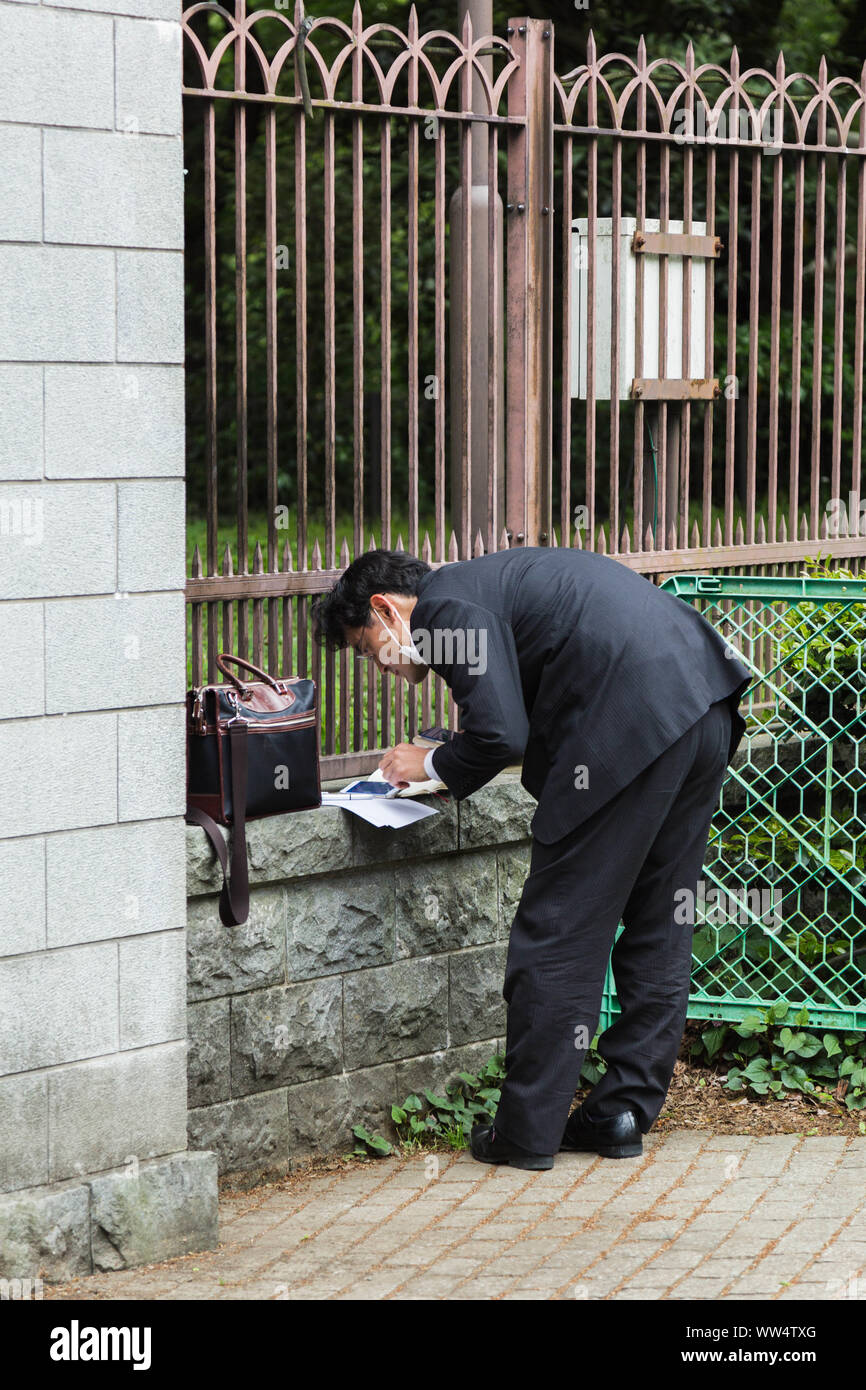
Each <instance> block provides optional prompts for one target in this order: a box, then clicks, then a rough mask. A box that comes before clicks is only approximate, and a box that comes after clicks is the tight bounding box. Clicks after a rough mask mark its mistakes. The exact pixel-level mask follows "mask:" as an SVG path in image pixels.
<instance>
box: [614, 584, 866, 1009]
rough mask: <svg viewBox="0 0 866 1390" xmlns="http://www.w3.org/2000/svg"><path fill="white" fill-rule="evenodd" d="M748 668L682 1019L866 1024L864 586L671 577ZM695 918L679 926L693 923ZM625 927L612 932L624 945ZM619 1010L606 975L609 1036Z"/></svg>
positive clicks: (672, 588)
mask: <svg viewBox="0 0 866 1390" xmlns="http://www.w3.org/2000/svg"><path fill="white" fill-rule="evenodd" d="M662 587H663V588H664V589H666V590H668V591H669V592H673V593H675V594H678V595H679V596H680V597H681V598H682V599H683V600H684V601H686V602H694V603H695V606H696V607H697V608H698V609H699V611H700V612H701V613H702V614H703V616H704V617H705V618H706V619H707V621H708V622H710V623H712V625H713V626H714V627H715V628H716V629H717V631H719V632H720V633H721V634H722V636H723V637H725V638H726V639H727V641H728V642H729V643H730V645H731V646H732V647H733V648H734V649H735V650H736V654H737V657H738V659H740V660H742V661H743V662H744V664H745V665H746V666H747V667H748V668H749V669H750V670H751V671H753V672H754V676H755V683H754V684H753V685H752V687H751V688H750V690H749V691H748V692H747V693H746V695H745V696H744V697H743V701H742V703H741V705H740V712H741V714H742V715H743V717H744V718H745V719H746V732H745V733H744V735H743V740H742V742H741V744H740V747H739V749H738V752H737V754H736V757H735V759H734V764H733V765H732V766H731V767H729V768H728V772H727V775H726V778H725V781H724V783H723V785H722V788H721V792H720V796H719V806H718V810H717V812H716V814H715V816H714V818H713V823H712V827H711V830H710V838H709V843H708V846H707V853H706V857H705V861H704V869H703V874H702V880H701V883H700V884H699V885H698V893H697V895H696V899H695V902H694V914H695V915H694V919H693V920H694V922H695V927H694V945H693V968H692V988H691V995H690V1000H689V1009H688V1017H689V1018H701V1019H704V1018H719V1019H730V1020H739V1019H742V1018H744V1017H745V1016H746V1015H747V1014H749V1013H753V1012H754V1011H755V1010H756V1009H759V1008H768V1007H770V1005H771V1004H774V1003H776V1001H778V1000H779V999H785V1000H787V1001H788V1003H789V1006H790V1008H789V1013H788V1015H787V1016H786V1021H791V1020H792V1019H793V1017H794V1016H795V1015H796V1014H797V1013H798V1012H799V1010H800V1009H801V1008H802V1007H803V1006H804V1005H805V1007H806V1008H807V1010H808V1016H809V1026H810V1027H813V1026H818V1027H821V1026H826V1027H831V1028H840V1027H841V1028H848V1029H854V1030H857V1031H863V1030H866V989H864V985H866V928H864V920H866V919H864V907H866V840H864V831H866V777H864V770H863V761H864V752H863V748H864V745H863V735H864V732H866V673H864V656H866V582H864V581H861V580H859V579H857V578H855V577H853V576H848V575H847V574H846V572H844V571H840V572H838V573H837V574H836V575H834V577H826V578H811V577H804V578H777V577H766V578H764V577H760V576H751V575H748V576H739V575H735V576H716V575H712V576H707V575H677V576H675V577H673V578H670V579H668V580H666V581H665V583H664V584H663V585H662ZM684 920H686V919H684ZM622 930H623V928H622V925H621V924H620V927H619V928H618V931H617V935H619V933H620V932H621V931H622ZM618 1012H619V1008H618V1005H617V1001H616V993H615V981H614V978H613V973H612V970H611V968H610V967H609V968H608V975H607V981H606V986H605V994H604V1000H603V1005H602V1015H601V1018H600V1020H599V1028H598V1031H599V1032H602V1031H603V1030H604V1029H605V1028H606V1027H607V1026H608V1024H609V1023H610V1021H611V1020H612V1018H613V1017H614V1016H615V1015H616V1014H617V1013H618Z"/></svg>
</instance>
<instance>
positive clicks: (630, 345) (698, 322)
mask: <svg viewBox="0 0 866 1390" xmlns="http://www.w3.org/2000/svg"><path fill="white" fill-rule="evenodd" d="M588 226H589V221H588V219H587V218H586V217H576V218H575V219H574V221H573V222H572V224H571V258H572V259H571V344H570V346H571V353H570V357H571V364H570V367H571V394H572V396H576V397H577V398H578V399H580V400H586V388H587V380H586V377H587V360H586V359H587V352H586V344H587V322H588V306H589V271H590V267H589V254H588V250H589V237H588ZM637 227H638V223H637V219H636V218H634V217H621V218H620V220H619V326H618V327H619V331H618V340H619V362H618V368H619V371H618V375H619V384H618V386H619V389H618V397H617V398H618V399H619V400H630V399H631V387H632V382H633V381H634V379H635V377H636V376H638V375H640V377H641V378H644V379H646V378H657V377H676V378H706V376H707V375H708V373H707V361H706V351H705V347H706V345H705V342H704V332H705V323H706V319H705V308H706V275H707V263H706V259H704V258H703V257H701V256H692V257H689V259H690V261H691V285H690V290H689V335H690V340H689V360H688V362H687V363H685V364H684V363H683V260H684V257H683V256H673V255H668V256H666V258H665V259H666V260H667V265H668V275H667V324H666V344H667V352H666V353H665V354H664V358H665V361H664V365H663V370H661V371H660V370H659V266H660V262H661V256H659V255H651V254H646V253H641V254H643V260H644V270H643V305H642V307H641V306H638V303H637V274H636V270H637V256H638V254H639V253H637V252H635V251H634V250H633V248H632V238H633V237H634V234H635V232H636V231H637ZM660 230H661V227H660V223H659V220H658V218H653V217H647V218H645V219H644V221H643V222H642V223H641V231H644V232H658V231H660ZM682 230H683V224H682V222H675V221H672V220H671V219H668V224H667V231H668V232H671V233H681V232H682ZM705 233H706V223H704V222H693V223H692V225H691V234H692V235H693V236H702V235H704V234H705ZM612 285H613V223H612V219H611V218H609V217H597V218H596V219H595V304H594V310H595V315H594V319H595V354H594V355H595V389H594V396H595V399H596V400H603V401H606V400H610V398H611V391H610V387H611V380H610V376H611V330H612V316H611V304H612V298H611V296H612ZM638 312H642V315H643V362H642V364H641V371H640V373H638V372H636V370H635V332H636V328H637V315H638Z"/></svg>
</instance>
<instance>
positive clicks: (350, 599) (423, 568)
mask: <svg viewBox="0 0 866 1390" xmlns="http://www.w3.org/2000/svg"><path fill="white" fill-rule="evenodd" d="M431 568H432V566H430V565H428V564H426V563H425V562H424V561H423V560H419V559H417V557H416V556H414V555H407V554H406V553H405V551H403V550H368V551H367V552H366V553H365V554H364V555H359V556H358V559H357V560H353V561H352V563H351V565H349V566H348V568H347V569H345V570H344V571H343V573H342V574H341V575H340V578H339V579H338V580H337V582H336V584H335V585H334V587H333V589H331V591H330V593H327V594H324V595H323V596H322V597H321V598H319V599H317V600H316V602H315V603H314V605H313V612H312V619H313V636H314V638H315V640H316V641H317V642H318V644H319V646H320V647H327V648H329V649H330V650H331V651H339V650H340V649H341V648H342V647H347V646H348V645H349V642H348V638H347V637H346V628H356V627H367V626H369V624H370V621H371V613H370V597H371V595H372V594H417V592H418V585H419V584H420V582H421V580H422V578H423V577H424V575H425V574H429V573H430V571H431Z"/></svg>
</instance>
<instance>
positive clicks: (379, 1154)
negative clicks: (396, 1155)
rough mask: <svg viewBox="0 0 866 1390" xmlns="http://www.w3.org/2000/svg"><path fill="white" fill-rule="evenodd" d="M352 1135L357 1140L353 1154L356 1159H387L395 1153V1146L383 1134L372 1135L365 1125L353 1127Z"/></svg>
mask: <svg viewBox="0 0 866 1390" xmlns="http://www.w3.org/2000/svg"><path fill="white" fill-rule="evenodd" d="M352 1133H353V1134H354V1136H355V1138H356V1140H357V1141H358V1142H357V1143H356V1144H355V1147H354V1149H353V1150H352V1153H353V1154H354V1156H355V1157H356V1158H387V1156H388V1154H390V1153H393V1145H392V1144H389V1142H388V1140H387V1139H383V1137H382V1135H381V1134H371V1133H370V1132H369V1130H367V1129H365V1128H364V1126H363V1125H353V1126H352Z"/></svg>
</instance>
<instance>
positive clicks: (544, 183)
mask: <svg viewBox="0 0 866 1390" xmlns="http://www.w3.org/2000/svg"><path fill="white" fill-rule="evenodd" d="M508 38H509V40H510V42H511V44H512V45H513V47H514V50H515V53H516V54H517V56H518V57H519V59H520V70H519V71H518V72H516V73H515V75H514V77H513V78H512V79H511V82H510V83H509V87H508V114H509V116H517V117H523V118H524V119H525V124H524V125H523V126H521V127H518V128H515V129H512V130H510V131H509V141H508V202H507V204H506V214H507V216H506V246H507V270H506V291H505V297H506V330H505V332H506V352H507V368H506V382H507V400H506V411H505V417H506V426H505V428H506V441H505V476H506V483H505V488H506V493H505V518H506V526H507V529H508V530H509V532H510V533H511V544H512V545H545V544H548V543H549V541H550V532H551V526H552V521H551V492H552V458H553V390H552V380H551V376H552V363H553V303H552V299H553V283H552V267H553V25H552V24H551V23H550V22H549V21H548V20H542V19H528V18H526V19H510V20H509V21H508Z"/></svg>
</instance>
